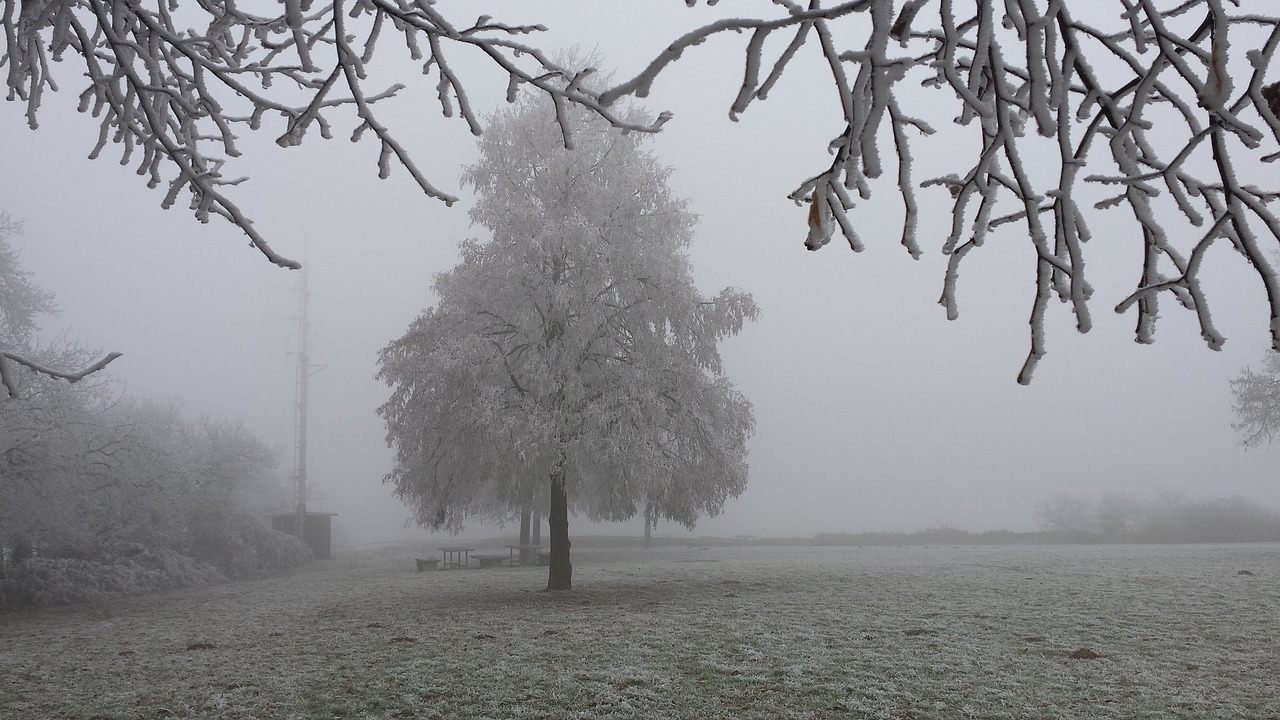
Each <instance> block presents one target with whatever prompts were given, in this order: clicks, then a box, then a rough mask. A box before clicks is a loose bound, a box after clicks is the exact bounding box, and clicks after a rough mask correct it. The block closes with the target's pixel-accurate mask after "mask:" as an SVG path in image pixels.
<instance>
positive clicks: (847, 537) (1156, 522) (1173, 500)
mask: <svg viewBox="0 0 1280 720" xmlns="http://www.w3.org/2000/svg"><path fill="white" fill-rule="evenodd" d="M1036 517H1037V519H1038V520H1039V522H1040V525H1041V528H1042V529H1040V530H1037V531H1034V532H1013V531H1010V530H987V531H985V532H969V531H967V530H960V529H957V528H953V527H945V526H944V527H935V528H929V529H926V530H918V531H915V532H862V533H841V532H824V533H818V534H816V535H814V536H813V538H812V539H795V540H793V541H791V542H793V543H794V544H812V545H1034V544H1056V543H1171V544H1172V543H1246V542H1280V512H1276V511H1274V510H1271V509H1268V508H1266V507H1263V506H1261V505H1259V504H1257V503H1255V502H1252V501H1250V500H1246V499H1244V498H1239V497H1232V498H1217V499H1214V500H1188V499H1186V498H1181V497H1176V496H1166V497H1162V498H1159V499H1155V500H1144V499H1140V498H1136V497H1134V496H1131V495H1125V494H1120V493H1107V494H1105V495H1103V496H1101V497H1100V498H1097V499H1090V498H1087V497H1084V496H1080V495H1069V494H1055V495H1053V496H1051V497H1050V498H1048V499H1047V500H1045V501H1044V502H1042V503H1041V504H1040V506H1039V507H1038V508H1037V509H1036ZM769 542H770V544H775V542H776V541H769Z"/></svg>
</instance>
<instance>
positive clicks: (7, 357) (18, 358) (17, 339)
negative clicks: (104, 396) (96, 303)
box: [0, 211, 120, 398]
mask: <svg viewBox="0 0 1280 720" xmlns="http://www.w3.org/2000/svg"><path fill="white" fill-rule="evenodd" d="M20 232H22V225H21V223H19V222H17V221H15V220H14V219H13V218H11V217H9V214H8V213H7V212H4V211H0V384H2V385H4V389H5V393H6V395H7V396H8V397H9V398H13V397H15V396H17V395H18V393H19V388H20V386H21V385H22V384H23V383H24V379H23V378H22V377H21V376H20V375H19V370H18V367H24V368H26V369H28V370H30V371H33V372H34V373H36V374H39V375H45V376H48V377H53V378H61V379H63V380H67V381H70V382H72V383H75V382H79V381H80V380H83V379H84V378H85V377H87V376H89V375H92V374H93V373H95V372H97V371H99V370H101V369H102V368H104V367H106V366H107V364H108V363H110V362H111V361H112V360H115V359H116V358H117V357H120V353H111V354H109V355H107V356H105V357H103V358H102V359H101V360H99V361H97V362H95V363H93V364H87V363H85V362H81V361H80V360H81V358H77V359H76V362H75V363H67V362H66V360H67V358H65V357H48V356H49V355H50V353H55V354H56V351H53V350H50V349H48V348H46V349H44V350H43V351H40V350H37V349H36V348H35V347H34V341H35V334H36V331H37V330H39V327H40V323H39V318H40V317H41V316H42V315H51V314H53V313H55V312H56V311H57V306H56V305H54V302H53V296H52V295H50V294H49V293H48V292H45V291H44V290H41V289H40V288H39V287H38V286H36V284H35V283H34V282H32V280H31V274H30V273H28V272H26V271H25V270H23V269H22V266H21V265H20V264H19V262H18V252H17V251H16V250H15V249H14V248H13V246H12V245H10V244H9V238H10V237H11V236H13V235H16V234H18V233H20ZM76 354H77V355H80V353H78V352H77V353H76ZM42 355H44V357H42ZM79 365H87V367H84V369H83V370H73V371H66V370H60V369H58V368H61V367H76V366H79Z"/></svg>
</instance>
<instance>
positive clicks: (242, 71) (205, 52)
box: [0, 0, 669, 268]
mask: <svg viewBox="0 0 1280 720" xmlns="http://www.w3.org/2000/svg"><path fill="white" fill-rule="evenodd" d="M274 7H275V8H276V10H275V13H277V14H265V15H259V14H255V13H253V12H249V11H247V10H245V9H242V8H241V7H240V6H239V5H237V4H236V3H234V2H231V1H230V0H210V1H208V2H201V3H195V4H181V5H180V4H179V3H178V2H176V0H135V1H131V2H107V1H106V0H23V2H21V3H14V2H9V3H6V4H5V7H4V11H3V13H2V14H0V24H2V25H3V30H4V34H3V43H4V45H3V51H2V52H0V66H2V67H4V68H5V83H6V86H7V89H8V99H9V100H10V101H21V102H23V103H24V104H25V105H26V114H27V119H28V124H29V125H30V126H31V127H32V128H33V129H34V128H36V127H37V125H38V122H37V116H38V114H39V110H40V105H41V101H42V99H43V96H44V92H45V91H46V90H54V91H56V90H58V89H59V88H58V84H57V83H56V82H55V80H54V77H53V73H52V68H53V63H55V62H65V61H74V62H75V63H76V64H77V65H79V66H81V68H82V70H81V72H82V73H83V75H84V76H85V77H87V78H88V82H87V83H86V84H85V86H84V87H83V88H82V89H81V90H79V96H80V104H79V108H80V110H81V112H88V113H91V114H92V115H93V116H94V117H96V118H100V119H101V124H100V126H99V134H98V141H97V144H96V146H95V147H94V148H93V150H92V152H91V155H90V156H91V157H97V156H99V155H100V154H101V153H102V151H103V150H104V149H105V148H106V146H107V144H108V143H112V144H115V145H117V146H119V148H120V161H121V164H124V165H133V166H135V168H136V170H137V172H138V174H139V175H142V176H144V177H146V178H147V183H148V185H149V186H150V187H159V186H161V185H167V189H166V192H165V195H164V199H163V202H162V205H163V206H164V207H166V208H167V207H171V206H172V205H174V204H175V203H176V202H177V201H178V199H179V197H181V196H182V195H183V193H187V194H189V195H190V208H191V210H192V211H193V212H194V214H195V216H196V218H197V219H199V220H200V221H201V222H208V220H209V218H210V217H212V216H215V215H216V216H219V217H222V218H224V219H226V220H228V221H230V222H231V223H233V224H234V225H236V226H237V227H239V228H240V229H241V230H242V231H243V232H244V233H245V234H246V235H247V236H248V238H249V242H250V244H251V246H252V247H254V248H256V249H257V250H259V251H260V252H261V253H262V254H263V255H265V256H266V257H267V258H268V259H269V260H270V261H271V262H273V263H275V264H277V265H281V266H283V267H289V268H296V267H298V266H299V265H298V263H297V262H295V261H293V260H291V259H289V258H286V257H284V256H282V255H279V254H278V253H276V252H275V251H274V250H273V249H272V248H271V246H270V245H269V244H268V243H267V241H266V239H265V238H264V237H263V236H262V235H261V234H260V233H259V232H258V231H257V229H256V228H255V227H254V225H253V223H252V221H251V220H250V219H249V217H248V216H246V215H245V213H244V212H242V211H241V209H240V208H239V207H238V206H237V205H236V204H235V203H234V202H233V201H232V200H231V199H230V198H229V197H228V196H227V195H226V194H225V191H226V188H227V187H228V186H234V185H237V184H239V183H240V182H242V181H243V180H244V178H241V177H229V176H227V175H224V168H225V166H226V165H227V164H228V159H230V158H236V157H238V156H239V155H240V151H239V149H238V148H237V147H236V139H237V133H239V132H244V131H257V130H260V129H261V128H262V127H263V125H264V123H265V122H267V120H268V119H269V118H271V117H275V116H279V117H280V118H281V125H280V129H279V136H278V138H277V143H278V144H279V145H281V146H284V147H290V146H295V145H298V144H300V143H301V142H302V141H303V139H304V138H305V136H306V134H307V132H308V131H309V130H311V129H312V128H313V127H315V128H318V131H319V133H320V135H321V136H322V137H324V138H330V137H332V135H333V127H332V124H331V123H332V121H331V119H330V116H331V114H332V113H333V112H334V111H336V110H339V109H346V110H349V111H354V113H355V115H356V118H357V120H356V125H355V127H354V130H353V132H352V133H351V139H352V140H353V141H358V140H360V139H361V138H363V137H366V136H372V138H373V139H375V140H376V142H377V143H378V148H379V150H378V153H379V154H378V163H377V165H378V174H379V176H381V177H387V176H388V175H389V174H390V172H391V168H392V166H394V165H399V166H400V167H402V168H404V169H405V170H406V171H407V172H408V173H409V174H410V176H412V177H413V179H414V182H416V183H417V184H418V186H419V187H420V188H421V189H422V191H423V192H424V193H426V194H427V195H429V196H431V197H434V198H437V199H439V200H442V201H444V202H445V203H448V204H452V203H453V202H455V201H456V200H457V198H456V197H455V196H453V195H451V194H449V193H446V192H444V191H442V190H440V189H438V188H437V187H436V186H435V185H433V184H432V183H431V182H430V180H428V178H427V176H426V174H425V173H423V172H422V171H421V170H420V169H419V167H418V166H417V164H416V163H415V162H414V160H413V158H412V157H410V155H409V153H408V151H407V150H406V148H405V146H404V145H403V144H402V143H401V142H400V141H399V140H398V139H397V137H396V136H395V135H394V134H393V133H392V130H391V128H389V127H388V126H387V125H386V124H384V123H383V122H382V121H381V120H380V119H379V117H378V114H377V113H376V112H375V107H376V105H377V104H378V103H380V102H382V101H384V100H387V99H389V98H392V97H394V96H395V95H397V94H398V93H399V92H400V91H401V90H402V89H404V87H405V86H404V85H403V84H399V83H397V84H392V85H390V86H389V87H385V88H381V89H376V90H368V91H367V90H366V89H365V87H364V83H365V82H367V81H368V79H369V77H370V73H369V72H368V67H367V66H368V65H369V64H370V63H372V61H373V60H374V57H375V55H376V54H377V50H378V49H379V48H380V47H382V45H380V42H381V43H383V44H384V45H385V43H386V42H391V43H392V44H393V45H397V46H399V47H397V52H404V50H401V49H400V48H406V49H407V52H408V54H409V56H410V57H411V58H412V59H413V60H417V61H421V62H422V71H423V73H424V74H426V75H431V74H435V75H436V77H437V83H436V89H437V97H438V100H439V104H440V109H441V112H442V113H443V114H444V115H445V116H446V117H452V116H454V115H455V114H456V115H458V116H460V117H461V118H462V119H463V120H464V121H465V122H466V123H467V124H468V126H469V127H470V128H471V130H472V132H474V133H476V134H479V133H480V131H481V125H480V122H479V119H478V118H477V116H476V114H475V112H474V111H473V109H472V107H471V103H470V100H469V99H468V97H467V93H466V91H465V89H464V87H463V82H462V79H461V78H460V77H459V75H458V73H457V72H456V71H455V69H454V67H453V65H452V64H451V59H452V56H453V51H455V50H458V49H461V48H474V49H477V50H479V51H480V52H481V53H483V54H484V55H485V56H486V57H487V58H488V59H489V61H490V62H492V63H493V64H495V65H497V66H498V67H499V68H500V69H501V70H503V71H504V72H505V73H506V74H507V75H508V77H509V85H510V88H511V92H513V93H514V91H515V89H516V88H517V87H519V86H530V87H532V88H536V89H537V90H538V91H539V92H542V93H544V94H546V95H548V96H550V97H551V98H552V99H553V100H554V101H555V103H556V105H557V106H558V107H563V106H564V105H566V104H576V105H582V106H585V107H589V108H591V109H592V110H594V111H595V112H596V113H598V114H600V115H601V116H603V117H605V118H606V119H608V120H610V121H611V122H612V123H613V124H614V125H615V126H616V127H619V128H623V129H626V130H635V131H642V132H653V131H655V130H657V128H658V127H659V126H660V125H661V123H662V122H665V120H666V117H669V116H664V117H661V118H659V120H658V121H656V122H654V123H650V124H644V125H635V124H632V123H630V122H628V121H627V120H626V119H624V118H623V117H622V116H620V115H617V114H615V113H614V112H613V111H612V110H610V109H609V108H607V107H606V106H605V105H603V104H602V103H600V102H599V100H598V98H597V97H596V95H595V94H594V93H593V92H591V91H588V90H585V89H583V88H582V87H581V86H580V85H579V84H578V83H576V82H571V83H569V84H568V85H566V84H565V83H564V82H563V81H562V78H564V77H565V71H564V70H563V69H562V68H560V67H559V66H558V65H556V64H555V63H553V62H552V61H551V60H549V59H548V58H547V57H546V56H545V55H544V54H543V53H542V51H541V50H539V49H538V48H536V47H533V46H531V45H527V44H524V43H523V42H521V41H520V40H519V38H521V37H522V36H525V35H529V34H531V33H536V32H540V31H543V30H545V29H546V28H545V27H544V26H543V25H537V24H535V25H509V24H505V23H501V22H497V21H494V20H493V19H492V18H490V17H488V16H481V17H479V18H478V19H477V20H476V22H475V23H474V24H472V25H470V26H455V25H454V24H453V23H451V22H450V21H449V20H448V19H447V18H446V17H445V16H444V15H443V14H442V13H441V12H440V10H439V9H437V7H436V6H435V4H434V3H432V2H427V1H419V0H334V2H331V3H316V2H312V1H311V0H285V1H284V2H283V3H281V4H279V5H276V6H274ZM565 127H566V128H567V126H565ZM565 139H566V142H570V139H569V136H568V133H567V132H566V138H565Z"/></svg>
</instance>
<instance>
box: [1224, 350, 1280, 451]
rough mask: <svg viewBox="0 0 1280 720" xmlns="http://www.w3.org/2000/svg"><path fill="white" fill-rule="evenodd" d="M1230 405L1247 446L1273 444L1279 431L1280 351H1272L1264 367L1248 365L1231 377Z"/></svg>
mask: <svg viewBox="0 0 1280 720" xmlns="http://www.w3.org/2000/svg"><path fill="white" fill-rule="evenodd" d="M1231 396H1232V399H1233V402H1232V406H1231V409H1232V410H1234V411H1235V414H1236V422H1234V423H1232V424H1231V427H1233V428H1235V430H1236V432H1238V433H1240V435H1241V436H1242V437H1241V442H1242V443H1243V444H1244V446H1245V447H1256V446H1258V445H1261V444H1264V443H1265V444H1270V443H1271V442H1273V441H1274V440H1275V439H1276V435H1277V434H1280V353H1276V352H1269V353H1267V356H1266V357H1264V358H1263V359H1262V370H1261V371H1254V369H1253V368H1248V367H1247V368H1245V369H1243V370H1241V371H1240V374H1239V375H1237V376H1235V377H1234V378H1232V379H1231Z"/></svg>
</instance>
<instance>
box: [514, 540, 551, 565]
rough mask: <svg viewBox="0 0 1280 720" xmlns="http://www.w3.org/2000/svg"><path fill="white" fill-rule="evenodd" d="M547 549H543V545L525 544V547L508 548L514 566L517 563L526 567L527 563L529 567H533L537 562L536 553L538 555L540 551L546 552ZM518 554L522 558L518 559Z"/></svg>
mask: <svg viewBox="0 0 1280 720" xmlns="http://www.w3.org/2000/svg"><path fill="white" fill-rule="evenodd" d="M545 549H546V548H544V547H542V546H541V545H532V544H529V543H525V544H523V545H508V546H507V550H509V551H510V553H511V555H510V560H511V564H512V565H515V564H516V563H517V562H518V563H520V564H521V565H524V564H526V563H527V564H529V565H532V564H534V563H535V562H536V559H535V557H534V555H535V553H537V552H538V551H539V550H545ZM516 553H520V557H519V558H518V559H517V558H516Z"/></svg>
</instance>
